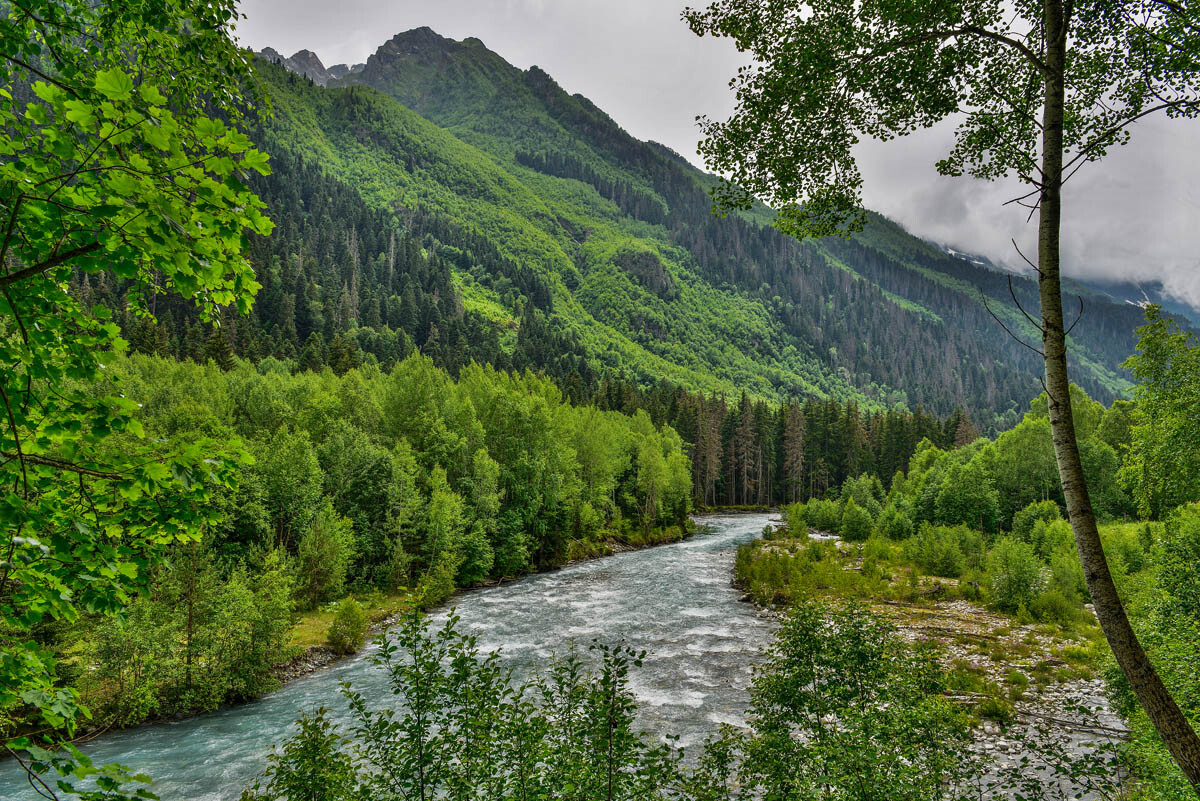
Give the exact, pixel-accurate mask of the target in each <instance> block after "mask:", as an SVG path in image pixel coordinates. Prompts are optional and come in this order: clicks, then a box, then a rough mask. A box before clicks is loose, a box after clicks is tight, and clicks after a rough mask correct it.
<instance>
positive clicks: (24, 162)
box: [0, 0, 271, 792]
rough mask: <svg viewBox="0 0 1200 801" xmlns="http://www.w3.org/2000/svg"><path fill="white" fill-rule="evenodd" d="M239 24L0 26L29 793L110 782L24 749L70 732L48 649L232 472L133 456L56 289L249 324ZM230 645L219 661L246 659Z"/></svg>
mask: <svg viewBox="0 0 1200 801" xmlns="http://www.w3.org/2000/svg"><path fill="white" fill-rule="evenodd" d="M236 17H237V12H236V9H235V8H234V5H233V4H232V3H229V2H190V1H189V0H179V1H178V2H139V1H138V0H134V1H133V2H129V3H120V4H99V5H98V4H95V3H91V2H87V1H86V0H78V1H76V0H65V1H62V2H60V1H59V0H54V1H53V2H45V1H43V0H20V1H19V2H6V3H3V4H2V5H0V217H2V218H3V219H4V221H5V222H4V224H3V229H2V232H0V237H2V239H0V270H2V274H0V364H2V367H0V406H2V411H0V414H2V419H3V421H4V422H3V424H0V487H2V489H0V553H2V554H3V557H2V558H0V741H2V743H3V747H4V749H5V750H6V751H7V752H8V753H9V754H12V755H13V756H14V758H18V759H21V760H23V762H22V764H23V765H28V766H29V767H30V774H29V775H30V781H31V783H34V784H35V785H37V787H38V789H39V792H41V791H46V792H50V791H49V786H48V785H46V784H45V783H44V782H43V780H42V779H40V778H39V777H38V775H37V774H41V773H44V772H46V771H47V770H48V769H50V767H51V766H52V765H53V767H54V769H55V770H57V771H58V772H59V773H61V774H62V776H63V783H62V784H61V785H60V789H69V787H70V786H71V784H72V783H73V782H75V781H77V780H79V779H82V778H85V777H89V776H95V775H97V774H99V776H100V778H99V779H98V781H99V782H100V783H101V788H102V789H103V790H106V791H108V790H116V789H117V788H118V787H119V786H121V785H122V784H125V783H126V779H128V778H129V777H128V774H127V772H126V771H124V770H122V769H120V768H116V767H109V768H105V769H101V768H98V767H97V766H93V765H92V764H91V763H90V762H88V761H87V760H86V759H83V758H80V757H79V756H78V754H77V752H70V751H69V752H67V753H62V754H56V753H54V752H52V751H48V750H44V749H42V748H41V747H40V746H41V745H46V744H50V745H51V747H52V748H53V747H54V746H53V744H54V743H56V742H57V741H58V739H59V738H60V736H61V735H62V734H63V733H66V734H70V733H72V732H73V731H74V730H75V727H76V726H77V725H78V724H79V722H81V721H82V720H84V719H85V718H86V716H87V715H88V710H87V708H86V707H85V706H84V705H82V704H81V703H80V699H79V693H78V690H77V689H76V688H74V687H71V686H69V685H68V684H67V683H65V682H64V681H63V680H62V679H63V677H62V676H61V675H60V673H59V665H58V659H57V658H56V656H58V654H56V653H55V649H54V648H53V647H52V641H53V640H54V639H55V632H57V631H59V630H61V629H62V628H64V627H68V626H70V625H72V623H74V622H75V621H77V620H79V618H80V616H82V615H94V616H101V617H110V616H115V615H118V614H120V613H122V612H123V611H124V610H125V608H126V606H127V605H128V604H129V603H130V602H131V599H132V598H133V596H134V595H136V594H137V593H138V592H141V591H144V590H145V589H146V587H147V585H148V583H149V582H150V579H151V576H152V575H153V574H154V573H155V571H156V569H157V567H158V565H159V563H160V562H161V559H162V556H163V554H164V551H165V549H166V546H168V545H170V544H171V543H187V542H194V541H195V540H197V539H198V538H199V536H200V535H201V533H202V531H203V528H204V525H205V524H206V523H207V522H209V521H210V520H211V516H210V514H209V508H210V503H211V501H212V498H213V493H214V491H215V488H217V487H219V486H223V485H224V486H230V485H232V483H233V482H234V481H235V480H236V475H235V471H236V467H237V465H238V463H239V462H240V461H241V460H242V458H243V455H244V454H243V450H242V448H241V446H240V444H239V443H238V442H237V441H236V440H226V441H223V442H218V441H215V440H208V439H204V438H197V439H195V440H176V441H175V442H173V443H169V444H168V443H164V442H162V441H160V440H158V439H155V438H148V437H146V434H145V431H144V426H143V423H142V420H141V419H140V418H139V417H138V415H137V414H136V409H137V407H136V405H135V404H134V403H133V402H132V401H131V400H129V398H128V397H126V396H125V395H124V393H123V391H122V387H121V386H120V384H119V382H118V381H117V380H116V379H114V378H112V377H111V375H112V374H111V373H110V372H107V371H106V370H105V368H106V367H107V366H109V365H111V364H112V362H113V360H114V359H115V357H116V354H117V353H118V352H119V351H120V350H122V349H123V348H124V347H125V343H124V341H123V340H121V339H120V337H119V336H118V334H119V329H118V327H117V325H116V324H115V323H114V322H113V321H112V320H111V319H109V318H110V317H111V312H110V311H109V310H108V309H106V308H104V307H97V308H95V309H90V308H88V307H87V306H85V305H84V304H82V303H80V302H79V300H78V298H77V297H76V296H75V295H73V294H72V293H71V292H70V287H69V281H70V279H71V278H72V276H73V275H97V276H98V275H104V274H108V275H110V276H120V278H121V280H123V281H125V282H127V283H128V284H130V285H132V286H136V287H138V288H139V292H140V293H141V294H153V293H157V292H162V293H170V294H175V295H178V296H180V297H181V298H182V299H183V300H184V301H185V302H187V303H189V304H191V305H192V306H193V307H194V308H195V309H196V310H197V314H199V315H200V316H201V317H204V318H210V317H212V316H213V315H214V314H215V313H216V310H217V309H218V308H219V307H225V306H229V307H236V308H240V309H243V310H244V309H246V308H248V307H249V305H250V302H251V300H252V297H253V291H254V289H255V288H257V286H258V285H257V283H256V282H255V279H254V273H253V269H252V267H251V265H250V264H249V263H248V262H247V261H246V259H245V257H244V253H243V244H244V237H245V236H246V234H247V233H248V232H254V233H257V234H260V235H266V234H268V233H269V232H270V230H271V223H270V221H269V220H267V218H266V217H264V216H263V214H262V203H261V202H260V201H259V200H258V198H257V197H255V195H254V194H253V192H252V191H251V190H250V189H249V188H248V187H247V185H246V180H247V177H248V174H249V173H251V172H257V173H260V174H262V173H265V172H267V159H266V157H265V156H264V155H263V154H262V153H260V152H259V151H257V150H256V149H255V148H254V146H253V145H252V143H251V141H250V139H249V137H247V136H246V135H245V134H244V133H243V132H241V131H239V130H238V129H237V128H236V127H234V126H232V125H230V124H228V121H229V120H236V119H238V117H239V115H240V107H241V105H242V103H243V102H244V100H245V98H244V97H243V87H244V85H245V82H246V79H247V77H248V68H247V65H246V63H245V60H244V58H243V55H242V54H241V53H240V52H239V51H238V50H237V48H236V47H235V46H234V45H233V43H232V41H231V40H230V38H229V35H228V34H229V27H230V26H231V25H232V23H233V21H234V20H235V19H236ZM184 547H186V546H184ZM231 592H235V590H231ZM192 633H194V632H190V631H189V635H188V636H189V638H190V637H191V634H192ZM231 634H233V636H232V637H231V639H233V640H238V641H237V642H234V643H228V644H227V646H228V649H227V651H226V652H225V653H224V654H223V657H224V658H226V659H232V660H235V661H236V659H237V658H238V656H239V652H241V651H243V650H244V649H245V648H246V647H253V644H250V645H249V646H248V644H247V642H246V640H245V638H240V639H239V638H238V637H237V635H236V633H232V632H231ZM192 645H193V643H192V642H191V641H190V639H189V642H188V645H187V648H188V653H189V655H190V654H191V653H192ZM249 671H250V672H251V673H253V667H252V666H251V667H250V668H249ZM238 681H239V682H246V681H249V682H253V681H254V677H253V676H252V675H251V676H241V677H239V680H238ZM184 685H185V687H187V691H191V689H192V688H191V687H190V686H189V685H190V679H189V680H188V681H186V682H184ZM19 734H21V735H23V734H30V735H31V736H16V735H19ZM20 751H24V753H23V754H21V753H18V752H20Z"/></svg>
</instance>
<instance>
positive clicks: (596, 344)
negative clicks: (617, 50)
mask: <svg viewBox="0 0 1200 801" xmlns="http://www.w3.org/2000/svg"><path fill="white" fill-rule="evenodd" d="M269 55H271V56H274V55H275V54H273V53H272V54H269ZM301 56H303V58H300V57H301ZM314 58H315V57H312V54H311V53H306V52H303V51H302V53H301V54H297V56H294V57H293V58H292V59H290V60H288V61H287V62H286V63H288V64H290V65H291V66H292V67H293V68H294V69H295V68H296V64H297V63H302V64H303V71H304V73H305V74H306V75H307V76H308V77H301V76H299V75H296V74H291V73H287V72H285V71H284V70H282V69H279V68H278V67H272V66H270V65H268V64H265V63H264V64H263V67H262V69H261V70H260V73H261V75H262V79H263V82H264V84H265V85H266V86H267V88H268V89H269V91H270V93H271V95H272V97H273V98H274V101H275V117H274V119H273V120H272V121H271V122H270V123H268V124H267V126H266V127H265V128H264V129H263V130H262V131H259V132H258V136H259V138H260V139H261V140H262V141H263V144H264V145H265V146H266V147H267V148H268V149H269V150H270V151H271V152H272V153H273V154H274V158H275V164H276V169H277V173H276V176H275V177H273V178H271V179H268V180H267V181H266V182H265V183H266V184H269V185H271V186H274V187H275V189H271V188H270V186H268V187H264V189H265V192H266V195H267V196H269V197H268V199H269V202H270V204H271V210H272V214H273V216H274V218H275V219H276V220H277V221H278V222H279V223H280V229H281V230H279V231H277V233H276V235H275V237H273V242H272V243H271V244H263V245H261V246H260V247H259V248H258V249H259V251H261V253H260V260H262V261H263V262H264V267H266V265H267V264H269V265H271V266H270V267H269V269H267V270H266V272H267V274H268V275H267V278H266V279H264V284H266V286H267V288H266V289H265V290H264V295H263V298H262V299H261V300H260V307H259V310H258V312H257V314H258V319H259V320H260V321H261V330H262V331H263V332H271V336H266V335H265V334H264V338H263V342H262V343H261V344H260V347H261V348H263V349H265V350H278V349H280V348H283V349H284V350H286V348H287V345H288V343H293V345H294V347H295V348H296V349H297V350H302V349H303V348H304V346H305V344H311V345H313V346H314V347H316V346H319V345H321V344H322V342H323V343H324V345H325V347H326V349H327V350H328V348H329V343H330V342H331V341H332V339H333V338H334V337H339V338H340V337H341V336H345V335H347V334H348V332H350V331H351V329H352V328H354V327H357V330H355V331H354V332H353V337H352V338H351V339H352V340H353V342H351V343H350V345H351V346H352V347H354V346H357V347H360V348H362V349H363V350H368V351H370V350H375V351H378V352H377V356H380V357H382V358H388V357H389V356H390V355H392V353H391V352H394V351H396V350H400V349H403V347H405V346H406V345H407V343H406V342H403V341H399V340H398V339H397V335H396V334H395V333H394V332H398V331H403V332H405V334H404V336H406V337H408V339H409V340H411V341H412V343H413V344H415V345H417V346H418V347H421V348H422V350H428V349H433V350H434V351H437V350H439V349H440V350H442V351H444V354H443V356H442V357H441V358H438V359H437V360H438V361H439V362H440V363H443V364H444V365H445V366H447V367H448V368H450V369H452V370H453V369H455V367H456V366H458V365H459V364H461V363H463V362H464V361H465V360H468V359H472V358H475V359H487V360H493V361H494V362H495V363H498V364H501V365H506V364H513V365H515V366H526V365H528V366H534V367H540V368H544V369H546V370H547V372H549V373H550V374H551V375H554V376H555V377H556V378H558V379H560V381H562V382H564V383H568V382H571V383H578V384H580V385H582V386H583V387H589V386H591V385H593V384H594V382H595V381H597V380H598V379H599V378H601V377H603V376H604V375H613V374H620V375H625V376H627V377H629V378H631V379H632V380H634V381H636V382H638V383H640V384H642V385H646V386H648V385H652V384H654V383H657V382H659V381H663V380H665V381H669V382H672V383H674V384H677V385H681V386H684V387H689V388H693V389H700V390H705V391H718V392H727V393H735V392H740V391H742V390H747V391H749V392H750V393H752V394H754V395H757V396H759V397H763V398H768V399H779V398H782V397H787V396H789V395H817V396H824V397H833V398H838V399H842V400H857V401H859V402H860V403H863V404H864V405H866V406H877V407H883V406H892V405H895V404H897V403H903V404H906V405H908V406H910V407H911V406H915V405H918V404H920V405H922V406H924V407H925V408H927V409H930V410H932V411H934V412H936V413H939V414H942V415H945V414H949V413H950V412H952V411H953V409H954V408H956V407H958V406H963V407H965V408H967V409H968V410H969V411H970V413H971V414H972V416H973V417H974V418H975V419H976V420H978V421H979V422H980V423H981V424H983V425H984V427H985V428H993V427H996V426H1003V425H1006V424H1008V423H1011V422H1013V421H1014V420H1015V419H1016V417H1017V413H1016V412H1015V411H1014V410H1018V409H1024V408H1025V405H1026V403H1027V402H1028V400H1029V399H1030V398H1031V397H1033V396H1034V395H1036V394H1037V392H1038V391H1040V385H1039V382H1038V376H1039V375H1040V369H1041V368H1040V360H1039V359H1038V357H1037V356H1036V355H1035V354H1034V353H1032V352H1031V351H1029V350H1027V349H1025V348H1024V347H1023V346H1022V345H1020V344H1018V343H1017V342H1015V341H1013V340H1012V339H1011V338H1009V337H1008V336H1007V335H1006V334H1005V333H1004V331H1003V329H1002V328H1001V327H1000V326H999V325H998V324H997V323H996V321H995V320H994V319H993V318H992V316H991V313H989V311H988V308H985V303H984V300H983V299H984V298H986V303H987V306H989V307H990V308H991V312H993V313H995V314H996V315H997V316H999V317H1000V318H1001V319H1002V320H1004V322H1005V323H1006V324H1007V325H1008V326H1009V327H1010V328H1013V329H1014V330H1017V331H1020V332H1023V333H1024V334H1025V335H1026V336H1027V337H1028V336H1029V334H1030V333H1031V329H1030V326H1029V325H1028V324H1027V323H1025V321H1024V318H1023V317H1022V315H1021V313H1020V312H1019V310H1018V309H1017V308H1016V306H1015V304H1014V303H1013V301H1012V298H1011V297H1010V295H1009V288H1008V277H1007V275H1006V274H1002V273H999V272H996V271H993V270H989V269H987V268H985V267H982V266H980V265H977V264H975V263H972V262H971V261H968V260H966V259H962V258H958V257H955V256H953V255H950V254H947V253H945V252H944V251H942V250H940V249H939V248H937V247H935V246H933V245H930V244H928V243H926V242H923V241H921V240H919V239H916V238H914V237H912V236H910V235H908V234H907V233H905V232H904V231H903V230H902V229H900V228H899V227H898V226H896V225H894V224H892V223H890V222H888V221H886V220H884V219H882V218H873V220H872V223H871V225H870V226H869V228H868V230H867V231H865V232H864V233H863V234H861V235H859V236H856V237H854V238H853V239H851V240H849V241H844V240H837V239H835V240H822V241H818V242H806V243H798V242H795V241H793V240H791V239H789V238H787V237H784V236H782V235H780V234H778V233H777V232H776V231H774V230H773V229H771V228H770V227H768V226H766V225H765V222H766V221H767V220H768V219H769V217H768V214H767V211H766V210H765V209H758V210H755V211H754V212H753V213H749V214H746V215H744V216H742V217H738V218H727V219H718V218H715V217H713V216H712V215H711V213H710V203H709V199H708V197H707V192H706V188H707V186H709V185H710V184H711V182H712V180H713V179H712V178H711V176H707V175H705V174H703V173H701V172H700V171H698V170H696V169H695V168H693V167H692V166H690V165H689V164H688V163H687V162H686V161H684V160H683V159H682V158H680V157H679V156H678V155H676V154H674V153H672V152H670V151H669V150H667V149H666V148H664V147H662V146H659V145H656V144H654V143H646V142H640V141H638V140H636V139H634V138H632V137H631V136H629V135H628V134H627V133H625V132H624V131H623V130H621V129H620V127H619V126H618V125H617V124H616V123H615V122H614V121H613V120H612V119H611V118H609V117H608V116H607V115H605V114H604V113H603V112H602V111H601V110H600V109H598V108H596V106H595V105H594V104H592V103H591V102H590V101H588V100H587V99H586V98H583V97H581V96H578V95H575V96H572V95H569V94H568V93H566V92H565V91H563V90H562V89H561V88H560V87H559V86H558V85H557V84H555V82H554V81H553V79H552V78H551V77H550V76H548V75H547V74H546V73H545V72H543V71H541V70H540V69H538V68H536V67H533V68H530V69H529V70H526V71H522V70H519V69H517V68H515V67H513V66H511V65H509V64H508V63H507V62H505V61H504V60H503V59H502V58H501V57H500V56H499V55H497V54H495V53H493V52H492V51H490V50H488V49H487V48H486V47H485V46H484V45H483V43H482V42H480V41H479V40H477V39H467V40H464V41H463V42H455V41H452V40H449V39H445V38H443V37H440V36H438V35H437V34H436V33H434V32H433V31H431V30H429V29H427V28H422V29H417V30H414V31H409V32H407V33H403V34H399V35H397V36H396V37H394V38H393V39H391V40H390V41H388V42H387V43H385V44H384V45H383V46H382V47H380V48H379V50H378V51H377V52H376V53H375V54H374V55H372V56H371V57H370V58H369V59H368V61H367V63H366V64H365V66H363V67H361V69H360V68H358V67H356V68H355V71H353V72H347V71H345V70H340V69H339V70H336V71H334V72H330V71H325V72H324V73H322V72H321V71H320V70H322V69H323V68H322V67H320V65H319V62H317V63H316V64H315V65H314ZM314 81H315V82H314ZM319 84H326V85H327V86H326V87H323V86H321V85H319ZM297 176H301V177H300V178H298V177H297ZM300 185H303V186H304V187H307V189H299V188H298V186H300ZM318 185H320V186H321V187H324V188H320V189H319V191H314V190H316V188H317V186H318ZM334 187H340V188H336V189H335V188H334ZM348 187H352V188H353V189H347V188H348ZM305 192H307V193H308V194H307V196H306V195H305V194H304V193H305ZM342 195H346V197H344V198H343V200H342V201H340V202H341V203H342V204H343V205H346V208H349V206H350V205H353V206H355V207H356V210H355V211H354V213H353V214H354V216H355V217H356V218H358V219H360V220H361V221H360V222H351V223H348V222H347V217H345V216H340V215H333V214H329V215H328V216H327V217H325V218H317V217H314V214H320V213H322V212H321V211H320V210H319V207H322V206H325V205H326V204H327V199H328V198H330V197H335V196H342ZM352 196H353V197H352ZM313 204H316V207H314V205H313ZM347 204H348V205H347ZM360 205H361V208H360V207H359V206H360ZM328 211H329V209H326V210H325V213H326V214H328ZM368 219H373V220H375V222H374V223H369V222H368ZM305 230H307V231H308V233H307V234H305V233H304V231H305ZM368 230H371V231H374V232H375V233H364V231H368ZM288 231H291V232H294V235H289V234H285V233H284V232H288ZM306 237H307V238H308V239H312V238H314V237H315V238H317V239H324V240H327V244H326V245H325V246H324V250H323V251H321V252H318V251H314V250H313V249H312V245H311V243H310V244H308V245H307V251H306V252H301V248H304V247H306V245H305V240H306ZM393 239H394V240H395V242H398V243H400V244H399V245H393V244H392V243H393ZM352 240H355V241H356V244H355V246H354V247H351V246H350V243H351V241H352ZM397 248H399V250H397ZM352 250H353V254H351V253H350V251H352ZM397 252H399V253H402V254H403V256H404V260H403V262H400V261H398V260H397V258H396V257H395V253H397ZM351 262H353V264H351ZM297 265H298V266H297ZM322 272H323V273H324V275H323V276H322V275H321V273H322ZM435 273H436V276H434V274H435ZM435 278H436V280H435ZM301 279H302V280H301ZM1016 294H1017V297H1018V298H1019V299H1020V300H1021V302H1022V303H1024V304H1026V305H1027V307H1030V308H1032V307H1034V306H1035V305H1036V299H1035V295H1034V291H1033V286H1032V284H1030V283H1028V282H1026V281H1025V280H1023V279H1018V280H1017V281H1016ZM289 297H290V300H289ZM297 299H299V300H300V301H301V302H300V305H299V306H294V304H295V302H296V300H297ZM289 304H291V305H289ZM293 306H294V309H295V311H294V315H295V322H294V324H293V323H292V322H290V321H289V317H288V315H289V310H290V309H291V308H292V307H293ZM304 315H308V317H309V318H310V319H309V320H308V321H302V320H301V317H303V316H304ZM316 318H319V319H316ZM1139 320H1140V310H1138V309H1137V308H1135V307H1132V306H1128V305H1121V304H1114V303H1106V302H1104V301H1102V300H1099V299H1093V300H1089V303H1088V306H1087V308H1086V310H1085V314H1084V316H1083V318H1082V320H1081V321H1080V323H1079V325H1078V327H1077V328H1076V329H1075V331H1074V332H1073V338H1074V340H1075V345H1076V353H1077V354H1078V355H1079V362H1078V364H1077V365H1076V380H1077V381H1078V382H1079V383H1080V384H1081V385H1082V386H1083V387H1084V388H1085V389H1086V390H1087V391H1088V392H1089V394H1091V395H1092V396H1093V397H1097V398H1100V399H1104V400H1109V399H1111V398H1112V397H1113V396H1114V395H1115V394H1116V393H1118V392H1120V391H1121V390H1123V388H1124V386H1125V383H1124V379H1123V377H1122V376H1121V371H1120V369H1119V367H1118V365H1119V364H1120V362H1121V361H1122V360H1123V359H1124V358H1125V357H1126V356H1127V355H1128V354H1129V352H1130V351H1131V350H1132V330H1133V328H1134V327H1135V326H1136V325H1137V324H1138V322H1139ZM351 321H353V322H351ZM293 328H294V329H295V330H294V333H293ZM367 329H369V332H368V330H367ZM385 329H386V330H387V331H389V332H391V333H384V334H380V333H378V332H380V331H385ZM314 331H315V332H318V333H320V334H321V342H309V338H310V336H311V334H312V332H314ZM381 337H382V338H385V339H386V338H387V337H392V339H393V341H395V342H396V344H394V345H391V346H389V347H387V348H383V347H381V346H380V345H379V343H378V340H379V339H380V338H381ZM431 338H432V343H431ZM1029 338H1030V339H1031V340H1032V339H1034V337H1029ZM343 344H344V343H343ZM329 355H330V354H328V353H327V354H326V356H327V358H328V357H329ZM435 358H437V357H435Z"/></svg>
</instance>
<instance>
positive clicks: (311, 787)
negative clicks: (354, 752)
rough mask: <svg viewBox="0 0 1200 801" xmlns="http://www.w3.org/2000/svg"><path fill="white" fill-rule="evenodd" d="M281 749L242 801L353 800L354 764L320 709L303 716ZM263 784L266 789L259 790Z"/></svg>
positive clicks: (326, 716)
mask: <svg viewBox="0 0 1200 801" xmlns="http://www.w3.org/2000/svg"><path fill="white" fill-rule="evenodd" d="M297 723H298V729H299V730H298V731H297V732H296V733H295V734H294V735H292V737H291V738H289V739H288V740H287V741H286V742H285V743H284V744H283V749H282V750H279V751H275V752H274V753H272V754H271V756H269V757H268V758H267V759H268V764H269V767H268V768H267V770H266V772H265V773H264V774H263V776H262V778H261V779H260V780H259V781H257V782H255V784H254V786H253V788H251V789H250V790H247V791H246V793H244V794H243V796H242V801H274V799H279V798H288V799H295V801H349V799H352V798H354V797H355V790H356V789H357V788H356V787H355V785H356V784H357V782H356V779H357V776H356V774H355V769H354V762H353V759H352V758H351V755H350V754H348V753H347V752H346V746H347V745H348V744H349V742H350V741H349V740H347V739H346V738H345V737H343V736H342V735H341V734H340V733H339V732H338V731H337V727H336V726H335V725H334V724H333V723H332V722H331V721H330V720H329V717H328V710H326V709H324V708H322V709H318V710H316V712H313V713H311V714H309V713H305V714H304V715H303V717H301V718H300V720H299V721H297ZM264 782H265V784H266V786H265V787H264V786H263V783H264Z"/></svg>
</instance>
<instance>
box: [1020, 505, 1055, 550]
mask: <svg viewBox="0 0 1200 801" xmlns="http://www.w3.org/2000/svg"><path fill="white" fill-rule="evenodd" d="M1039 520H1040V521H1042V522H1043V523H1050V522H1053V521H1055V520H1062V513H1061V512H1060V511H1059V508H1058V504H1057V503H1055V502H1054V501H1035V502H1033V503H1031V504H1029V505H1028V506H1026V507H1025V508H1024V509H1021V510H1020V511H1018V512H1017V513H1016V514H1015V515H1013V519H1012V535H1013V536H1014V537H1016V538H1017V539H1019V540H1023V541H1025V542H1030V541H1031V534H1032V533H1033V526H1034V524H1035V523H1037V522H1038V521H1039Z"/></svg>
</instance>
